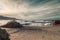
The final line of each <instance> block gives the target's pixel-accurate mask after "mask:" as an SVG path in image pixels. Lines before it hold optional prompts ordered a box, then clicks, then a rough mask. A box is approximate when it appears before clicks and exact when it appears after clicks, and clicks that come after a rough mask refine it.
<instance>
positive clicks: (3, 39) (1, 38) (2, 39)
mask: <svg viewBox="0 0 60 40" xmlns="http://www.w3.org/2000/svg"><path fill="white" fill-rule="evenodd" d="M0 40H10V39H9V34H8V33H7V31H6V30H5V29H0Z"/></svg>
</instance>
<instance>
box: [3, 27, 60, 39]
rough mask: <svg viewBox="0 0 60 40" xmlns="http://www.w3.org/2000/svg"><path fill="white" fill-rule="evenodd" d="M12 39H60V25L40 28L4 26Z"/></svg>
mask: <svg viewBox="0 0 60 40" xmlns="http://www.w3.org/2000/svg"><path fill="white" fill-rule="evenodd" d="M3 29H6V30H7V32H8V33H9V34H10V39H11V40H60V27H40V29H30V30H28V29H18V28H17V29H16V28H3Z"/></svg>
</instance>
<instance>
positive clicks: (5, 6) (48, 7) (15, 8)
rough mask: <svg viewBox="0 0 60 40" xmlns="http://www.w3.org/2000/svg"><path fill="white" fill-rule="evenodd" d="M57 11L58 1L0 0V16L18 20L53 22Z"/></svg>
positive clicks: (59, 2)
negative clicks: (48, 20) (49, 20)
mask: <svg viewBox="0 0 60 40" xmlns="http://www.w3.org/2000/svg"><path fill="white" fill-rule="evenodd" d="M59 10H60V0H0V13H1V14H0V15H4V16H10V17H15V18H19V19H26V20H41V19H44V20H46V19H52V20H53V19H54V17H55V16H56V19H57V16H58V14H59V13H60V11H59ZM57 13H58V14H57ZM59 15H60V14H59ZM58 17H60V16H58Z"/></svg>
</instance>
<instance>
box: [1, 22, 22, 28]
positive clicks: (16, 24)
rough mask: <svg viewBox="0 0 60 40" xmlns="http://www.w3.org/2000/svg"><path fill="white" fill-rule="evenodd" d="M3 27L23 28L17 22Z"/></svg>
mask: <svg viewBox="0 0 60 40" xmlns="http://www.w3.org/2000/svg"><path fill="white" fill-rule="evenodd" d="M1 27H4V28H22V27H23V26H22V25H21V24H20V23H18V22H16V21H11V22H8V23H7V24H6V25H3V26H1Z"/></svg>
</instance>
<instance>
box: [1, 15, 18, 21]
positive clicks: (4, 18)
mask: <svg viewBox="0 0 60 40" xmlns="http://www.w3.org/2000/svg"><path fill="white" fill-rule="evenodd" d="M0 20H18V19H16V18H12V17H6V16H1V15H0Z"/></svg>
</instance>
